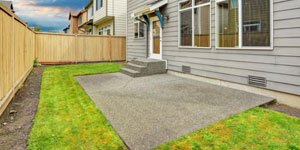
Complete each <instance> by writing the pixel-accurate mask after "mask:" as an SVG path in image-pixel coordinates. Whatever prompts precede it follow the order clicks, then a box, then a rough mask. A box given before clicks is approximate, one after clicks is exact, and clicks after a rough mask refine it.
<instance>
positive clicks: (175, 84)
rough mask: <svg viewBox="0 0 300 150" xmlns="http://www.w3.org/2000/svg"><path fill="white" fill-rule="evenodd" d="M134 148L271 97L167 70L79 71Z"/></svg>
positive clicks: (164, 139)
mask: <svg viewBox="0 0 300 150" xmlns="http://www.w3.org/2000/svg"><path fill="white" fill-rule="evenodd" d="M77 79H78V81H79V83H80V84H81V85H82V87H83V88H84V90H85V91H86V92H87V94H88V95H89V96H90V97H91V99H92V100H93V101H94V102H95V104H96V105H97V106H98V107H99V109H100V110H101V111H102V112H103V113H104V115H105V116H106V117H107V119H108V120H109V121H110V122H111V124H112V126H113V127H114V128H115V130H116V131H117V132H118V134H119V135H120V136H121V138H122V139H123V140H124V142H125V143H126V144H127V145H128V146H129V148H130V149H133V150H147V149H152V148H155V147H157V146H159V145H160V144H162V143H164V142H167V141H169V140H173V139H176V138H179V137H181V136H183V135H186V134H188V133H191V132H193V131H196V130H198V129H200V128H203V127H206V126H208V125H210V124H213V123H215V122H217V121H219V120H221V119H224V118H226V117H228V116H230V115H232V114H237V113H240V112H242V111H245V110H247V109H250V108H253V107H256V106H259V105H262V104H265V103H268V102H270V101H272V100H273V98H269V97H265V96H261V95H256V94H251V93H247V92H243V91H239V90H234V89H230V88H225V87H220V86H215V85H211V84H207V83H203V82H199V81H194V80H190V79H185V78H180V77H177V76H172V75H168V74H162V75H154V76H148V77H141V78H131V77H129V76H126V75H123V74H120V73H113V74H100V75H92V76H81V77H77Z"/></svg>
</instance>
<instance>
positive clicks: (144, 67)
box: [121, 58, 167, 78]
mask: <svg viewBox="0 0 300 150" xmlns="http://www.w3.org/2000/svg"><path fill="white" fill-rule="evenodd" d="M121 72H122V73H123V74H126V75H129V76H131V77H134V78H135V77H143V76H148V75H154V74H162V73H166V72H167V70H166V62H165V61H161V60H155V59H140V58H139V59H133V60H132V61H130V62H129V63H128V64H126V65H125V67H124V68H122V69H121Z"/></svg>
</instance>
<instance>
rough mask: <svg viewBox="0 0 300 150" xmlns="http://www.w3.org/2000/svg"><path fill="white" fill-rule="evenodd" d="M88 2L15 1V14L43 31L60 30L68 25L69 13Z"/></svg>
mask: <svg viewBox="0 0 300 150" xmlns="http://www.w3.org/2000/svg"><path fill="white" fill-rule="evenodd" d="M88 1H89V0H15V1H14V8H15V11H16V14H17V15H18V16H19V17H21V18H22V19H23V20H24V21H26V22H27V23H28V24H29V25H30V26H37V25H39V26H41V27H42V30H43V31H48V29H51V30H56V31H58V30H62V29H63V28H64V27H66V26H67V25H68V22H69V21H68V14H69V12H70V11H79V10H80V9H82V8H83V7H84V6H85V5H86V4H87V3H88Z"/></svg>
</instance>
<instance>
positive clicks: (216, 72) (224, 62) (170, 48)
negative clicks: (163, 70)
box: [127, 0, 300, 95]
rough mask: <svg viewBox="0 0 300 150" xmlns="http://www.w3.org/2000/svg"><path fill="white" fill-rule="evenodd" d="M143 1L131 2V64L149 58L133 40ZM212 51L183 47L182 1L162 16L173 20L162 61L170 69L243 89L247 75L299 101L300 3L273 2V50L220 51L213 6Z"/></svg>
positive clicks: (166, 33) (165, 36)
mask: <svg viewBox="0 0 300 150" xmlns="http://www.w3.org/2000/svg"><path fill="white" fill-rule="evenodd" d="M145 4H146V2H145V1H144V0H129V1H128V14H127V15H128V16H127V17H128V24H127V25H128V30H127V34H128V36H127V47H128V48H127V59H128V60H130V59H132V58H135V57H146V47H145V46H146V39H134V32H133V30H134V29H133V25H134V24H133V20H132V19H131V17H130V15H131V13H132V12H133V11H134V10H136V9H138V8H139V7H141V6H143V5H145ZM211 4H212V5H211V12H212V14H211V26H212V28H211V32H212V35H211V48H179V47H178V30H179V27H178V0H169V4H168V5H167V6H166V7H165V8H164V9H163V10H162V13H163V14H166V15H168V16H169V20H167V21H166V24H165V28H164V30H163V50H162V53H163V59H164V60H168V69H169V70H173V71H179V72H181V68H182V65H185V66H190V67H191V73H192V74H194V75H199V76H203V77H210V78H215V79H220V80H224V81H229V82H235V83H240V84H247V83H248V75H255V76H262V77H266V78H267V80H268V85H267V89H271V90H277V91H282V92H287V93H292V94H296V95H300V42H299V41H300V1H299V0H273V8H274V11H273V12H274V24H273V25H274V29H273V34H274V36H273V39H274V48H273V49H272V50H270V49H259V50H258V49H216V43H215V0H212V3H211Z"/></svg>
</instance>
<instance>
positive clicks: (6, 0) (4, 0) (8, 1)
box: [0, 0, 15, 13]
mask: <svg viewBox="0 0 300 150" xmlns="http://www.w3.org/2000/svg"><path fill="white" fill-rule="evenodd" d="M0 3H1V4H3V5H4V6H5V7H6V8H8V9H10V10H11V11H12V12H13V13H14V12H15V10H14V6H13V0H0Z"/></svg>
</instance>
